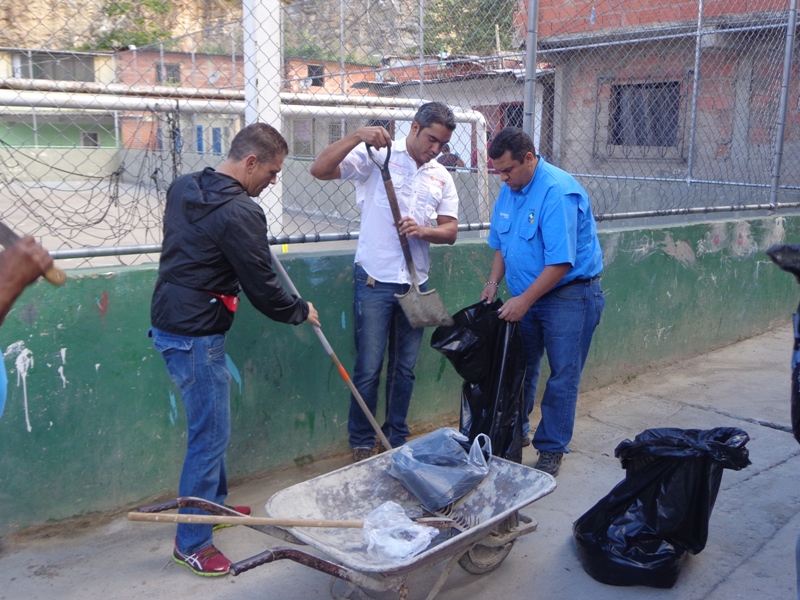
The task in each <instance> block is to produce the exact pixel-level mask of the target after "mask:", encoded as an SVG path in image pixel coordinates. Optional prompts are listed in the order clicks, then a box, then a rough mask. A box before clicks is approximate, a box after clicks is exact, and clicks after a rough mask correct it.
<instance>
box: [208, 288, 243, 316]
mask: <svg viewBox="0 0 800 600" xmlns="http://www.w3.org/2000/svg"><path fill="white" fill-rule="evenodd" d="M206 293H207V294H211V295H212V296H214V298H219V299H220V300H222V303H223V304H224V305H225V308H227V309H228V310H229V311H231V312H232V313H235V312H236V309H237V308H238V307H239V296H226V295H224V294H215V293H214V292H206Z"/></svg>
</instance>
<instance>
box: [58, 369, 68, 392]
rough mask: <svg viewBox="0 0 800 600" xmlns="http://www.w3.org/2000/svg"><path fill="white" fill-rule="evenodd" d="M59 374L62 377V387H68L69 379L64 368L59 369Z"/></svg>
mask: <svg viewBox="0 0 800 600" xmlns="http://www.w3.org/2000/svg"><path fill="white" fill-rule="evenodd" d="M58 374H59V375H60V376H61V387H62V388H65V387H67V378H66V377H64V366H63V365H62V366H60V367H58Z"/></svg>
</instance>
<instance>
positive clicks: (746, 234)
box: [731, 221, 758, 258]
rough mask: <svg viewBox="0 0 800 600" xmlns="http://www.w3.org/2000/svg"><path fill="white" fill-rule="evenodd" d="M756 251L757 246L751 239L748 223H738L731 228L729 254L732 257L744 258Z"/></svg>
mask: <svg viewBox="0 0 800 600" xmlns="http://www.w3.org/2000/svg"><path fill="white" fill-rule="evenodd" d="M757 251H758V244H756V241H755V240H754V239H753V232H752V231H751V227H750V223H748V222H747V221H739V222H738V223H736V225H735V226H734V228H733V237H732V238H731V253H732V254H733V255H734V256H738V257H740V258H744V257H746V256H750V255H752V254H754V253H755V252H757Z"/></svg>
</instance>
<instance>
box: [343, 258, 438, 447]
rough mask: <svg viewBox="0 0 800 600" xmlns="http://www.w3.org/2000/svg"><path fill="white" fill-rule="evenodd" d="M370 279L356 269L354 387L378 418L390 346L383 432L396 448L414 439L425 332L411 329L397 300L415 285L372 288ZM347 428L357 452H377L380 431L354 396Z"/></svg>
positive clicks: (421, 287)
mask: <svg viewBox="0 0 800 600" xmlns="http://www.w3.org/2000/svg"><path fill="white" fill-rule="evenodd" d="M367 277H368V276H367V272H366V271H364V269H363V268H362V267H361V266H360V265H356V267H355V289H354V295H353V313H354V318H355V338H356V364H355V367H354V369H353V385H354V386H355V388H356V389H357V390H358V393H359V394H361V398H362V399H363V400H364V403H365V404H366V405H367V406H368V407H369V409H370V411H371V412H372V414H373V415H375V409H376V408H377V406H378V388H379V386H380V378H381V369H382V368H383V357H384V354H386V346H387V343H388V346H389V362H388V363H387V367H386V420H385V422H384V424H383V425H382V426H381V430H382V431H383V433H384V435H385V436H386V438H387V439H388V440H389V443H390V444H391V445H392V447H393V448H394V447H396V446H402V445H403V444H405V443H406V438H407V437H408V425H407V424H406V415H407V414H408V406H409V404H410V403H411V392H412V391H413V389H414V367H415V366H416V364H417V355H418V354H419V347H420V345H421V344H422V334H423V333H424V331H425V328H424V327H418V328H416V329H415V328H413V327H411V324H410V323H409V322H408V319H407V318H406V315H405V313H404V312H403V309H402V308H401V307H400V302H399V301H398V299H397V298H396V297H395V294H405V293H406V292H408V290H409V288H410V286H409V285H406V284H398V283H381V282H375V284H374V287H370V286H368V285H367ZM420 289H421V290H422V291H425V289H426V287H425V285H424V284H423V285H421V286H420ZM347 430H348V432H349V433H350V446H351V447H352V448H372V447H373V446H374V445H375V430H374V429H373V428H372V425H370V422H369V419H368V418H367V416H366V415H365V414H364V412H363V410H362V409H361V407H360V406H359V404H358V402H357V401H356V399H355V398H354V397H352V395H351V397H350V416H349V419H348V421H347Z"/></svg>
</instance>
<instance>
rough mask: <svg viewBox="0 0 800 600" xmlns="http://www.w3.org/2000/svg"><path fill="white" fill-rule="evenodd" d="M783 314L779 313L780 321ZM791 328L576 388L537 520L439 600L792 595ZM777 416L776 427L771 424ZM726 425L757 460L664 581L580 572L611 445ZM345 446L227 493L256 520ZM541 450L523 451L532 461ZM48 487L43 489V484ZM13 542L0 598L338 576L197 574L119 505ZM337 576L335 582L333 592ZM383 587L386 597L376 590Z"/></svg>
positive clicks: (247, 540)
mask: <svg viewBox="0 0 800 600" xmlns="http://www.w3.org/2000/svg"><path fill="white" fill-rule="evenodd" d="M787 321H788V318H787ZM791 349H792V332H791V327H790V326H788V325H787V326H783V327H781V328H779V329H776V330H774V331H772V332H770V333H767V334H765V335H762V336H759V337H757V338H753V339H750V340H746V341H744V342H740V343H738V344H735V345H733V346H729V347H726V348H723V349H720V350H717V351H715V352H711V353H708V354H705V355H703V356H700V357H697V358H694V359H692V360H689V361H685V362H681V363H677V364H675V365H672V366H671V367H669V368H664V369H660V370H658V371H653V372H650V373H648V374H645V375H640V376H638V377H635V378H632V379H630V380H629V381H627V382H625V383H619V384H615V385H612V386H608V387H605V388H603V389H600V390H594V391H592V392H589V393H586V394H583V395H582V396H581V399H580V403H579V411H580V412H579V417H578V421H577V427H576V432H575V438H574V440H573V444H572V452H571V453H570V454H569V455H568V456H567V457H566V459H565V461H564V464H563V466H562V469H561V473H560V475H559V477H558V488H557V489H556V491H555V492H553V493H552V494H551V495H550V496H547V497H545V498H543V499H541V500H539V501H537V502H536V503H534V504H533V505H531V506H530V507H528V508H527V509H526V510H525V511H524V512H525V513H526V514H528V515H530V516H532V517H534V518H535V519H537V520H538V521H539V530H538V531H537V532H535V533H533V534H531V535H528V536H525V537H523V538H520V539H519V540H518V541H517V543H516V544H515V546H514V548H513V549H512V551H511V553H510V555H509V556H508V558H507V559H506V560H505V562H504V563H503V564H502V565H501V566H500V568H498V569H497V570H496V571H494V572H492V573H489V574H487V575H483V576H475V575H470V574H468V573H466V572H465V571H463V570H461V569H460V568H458V567H457V568H455V569H454V570H453V572H452V573H451V574H450V577H449V578H448V579H447V581H446V583H445V585H444V587H443V589H442V590H441V592H440V593H439V595H438V596H437V598H438V599H439V600H463V599H464V598H471V599H473V598H474V599H486V600H499V599H516V598H525V599H547V600H560V599H569V600H572V599H584V598H586V599H589V598H591V599H593V600H594V599H596V600H611V599H614V600H627V599H634V598H636V599H639V598H652V599H662V598H665V599H666V598H669V599H673V598H674V599H680V600H700V599H707V600H734V599H736V598H753V597H756V598H760V599H764V600H767V599H768V600H784V599H785V600H790V599H794V598H797V595H796V592H795V566H794V545H795V541H796V539H797V535H798V531H800V491H799V490H798V485H797V483H796V482H797V473H798V472H800V445H798V444H797V442H795V441H794V439H793V437H792V435H791V434H790V433H788V432H786V431H785V430H782V429H781V427H783V428H784V429H785V428H786V427H787V426H788V425H789V422H790V421H789V393H790V374H791V373H790V356H791ZM775 425H778V426H779V427H775ZM666 426H670V427H682V428H698V429H710V428H713V427H719V426H736V427H740V428H742V429H744V430H745V431H747V432H748V433H749V434H750V438H751V441H750V442H749V443H748V448H749V450H750V458H751V460H752V461H753V464H752V465H751V466H750V467H748V468H746V469H744V470H742V471H738V472H734V471H729V470H726V471H725V472H724V474H723V477H722V486H721V488H720V492H719V496H718V498H717V502H716V505H715V508H714V513H713V515H712V518H711V522H710V527H709V539H708V544H707V545H706V548H705V550H704V551H703V552H701V553H700V554H698V555H697V556H689V557H688V559H687V561H686V563H685V565H684V567H683V569H682V571H681V574H680V577H679V578H678V582H677V584H676V585H675V587H673V588H672V589H669V590H660V589H655V588H647V587H634V588H625V587H614V586H608V585H604V584H601V583H598V582H596V581H594V580H593V579H592V578H591V577H589V576H588V575H587V574H586V573H585V572H584V571H583V569H582V568H581V566H580V563H579V561H578V558H577V555H576V553H575V549H574V545H573V541H572V522H573V521H574V520H575V519H577V518H578V517H579V516H580V515H582V514H583V513H584V512H585V511H586V510H588V509H589V508H590V507H591V506H592V505H594V503H595V502H597V501H598V500H599V499H600V498H601V497H603V496H604V495H605V494H607V493H608V492H609V491H610V490H611V488H612V487H613V486H614V485H616V483H617V482H618V481H620V480H621V479H622V478H623V477H624V471H623V470H622V469H621V467H620V465H619V462H618V461H617V459H615V458H614V448H616V446H617V444H618V443H619V442H620V441H622V440H623V439H625V438H631V439H632V438H633V437H634V436H635V435H636V434H637V433H639V432H641V431H642V430H644V429H648V428H652V427H666ZM347 460H348V457H341V458H338V459H332V460H328V461H320V462H318V463H314V464H312V465H308V466H305V467H301V468H297V469H292V470H290V471H284V472H280V473H274V474H270V476H269V477H266V478H263V479H259V480H256V481H251V482H249V483H247V484H245V485H240V486H237V487H235V488H234V489H232V491H231V494H230V497H229V500H230V501H231V502H232V503H236V504H240V503H243V504H244V503H247V504H251V505H252V506H253V507H254V514H255V516H263V514H264V509H263V506H264V503H265V502H266V500H267V499H268V498H269V497H270V496H271V495H272V494H273V493H274V492H276V491H277V490H280V489H283V488H285V487H287V486H289V485H292V484H293V483H295V482H298V481H303V480H306V479H309V478H311V477H314V476H316V475H318V474H320V473H323V472H327V471H330V470H332V469H335V468H338V467H340V466H343V465H345V464H347ZM534 462H535V452H534V451H533V450H532V449H530V448H528V449H526V453H525V456H524V459H523V463H524V464H526V465H533V464H534ZM43 493H49V492H48V491H47V490H43ZM86 522H87V523H86V524H85V525H84V526H79V527H73V528H71V529H67V528H65V527H63V526H62V527H54V528H52V529H49V530H44V531H43V532H40V533H39V534H37V535H35V536H27V537H23V538H20V537H18V538H14V539H7V540H5V541H4V547H3V550H2V553H0V600H3V599H7V600H11V599H14V600H18V599H22V598H25V599H28V600H40V599H41V600H53V599H56V598H57V599H65V600H66V599H80V600H109V599H115V600H128V599H130V600H133V599H136V600H141V599H145V598H157V599H165V600H181V599H190V598H191V599H192V600H197V599H201V598H214V599H217V600H228V599H229V600H234V599H235V600H251V599H252V600H256V599H258V600H263V599H265V598H279V599H281V600H308V599H310V598H330V597H331V595H330V594H331V590H330V588H331V583H332V581H333V580H332V579H331V578H330V577H328V576H326V575H324V574H322V573H320V572H317V571H314V570H312V569H310V568H308V567H305V566H302V565H298V564H296V563H292V562H290V561H278V562H275V563H272V564H269V565H264V566H262V567H259V568H257V569H254V570H252V571H249V572H246V573H243V574H242V575H240V576H238V577H233V576H228V577H223V578H217V579H208V578H200V577H197V576H195V575H193V574H191V573H190V572H189V571H188V569H186V568H185V567H180V566H178V565H176V564H174V563H173V562H172V561H171V560H169V556H170V552H171V550H172V542H173V535H174V530H173V526H172V525H164V524H157V523H131V522H128V521H127V520H125V519H124V518H123V517H121V516H117V517H113V518H109V517H105V518H100V517H98V518H96V519H87V520H86ZM215 540H216V543H217V545H218V546H219V547H220V549H222V550H223V552H225V553H226V555H228V557H229V558H231V559H232V560H234V561H235V560H241V559H243V558H246V557H248V556H251V555H254V554H257V553H258V552H261V551H263V550H265V549H267V548H268V547H270V546H275V545H281V544H283V545H285V543H284V542H281V541H279V540H276V539H273V538H271V537H269V536H266V535H264V534H262V533H260V532H257V531H254V530H250V529H247V528H243V527H234V528H229V529H225V530H222V531H220V532H218V533H217V534H216V536H215ZM438 570H439V569H438V568H434V569H430V570H428V571H426V572H425V573H423V574H420V575H416V574H415V575H414V576H413V577H412V578H411V579H410V581H409V585H410V590H411V593H410V600H417V599H422V598H425V596H426V594H427V592H428V589H429V587H430V586H431V585H432V584H433V583H434V581H435V579H436V577H437V575H438ZM343 590H344V588H343V587H342V586H341V583H337V584H336V585H335V591H338V592H339V593H341V592H342V591H343ZM376 597H379V598H381V599H382V600H383V599H384V598H390V597H392V596H391V595H390V594H381V595H376Z"/></svg>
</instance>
